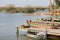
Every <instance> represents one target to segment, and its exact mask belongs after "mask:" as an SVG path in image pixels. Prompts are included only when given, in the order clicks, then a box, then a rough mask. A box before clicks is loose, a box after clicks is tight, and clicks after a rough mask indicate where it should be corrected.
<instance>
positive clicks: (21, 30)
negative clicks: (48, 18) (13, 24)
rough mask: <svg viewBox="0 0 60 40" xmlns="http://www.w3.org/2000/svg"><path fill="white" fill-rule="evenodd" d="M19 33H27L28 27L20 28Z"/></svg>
mask: <svg viewBox="0 0 60 40" xmlns="http://www.w3.org/2000/svg"><path fill="white" fill-rule="evenodd" d="M18 31H19V34H27V30H26V29H18Z"/></svg>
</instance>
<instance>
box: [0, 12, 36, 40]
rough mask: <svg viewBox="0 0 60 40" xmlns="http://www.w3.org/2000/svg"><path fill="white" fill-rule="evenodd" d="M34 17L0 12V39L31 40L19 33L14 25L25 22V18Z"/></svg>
mask: <svg viewBox="0 0 60 40" xmlns="http://www.w3.org/2000/svg"><path fill="white" fill-rule="evenodd" d="M34 18H35V17H33V16H31V17H30V16H29V17H24V16H22V15H21V14H20V13H18V14H4V13H3V14H1V13H0V40H32V39H31V38H28V37H27V36H26V35H19V34H18V33H17V32H16V27H17V26H18V25H21V24H25V23H26V22H25V20H26V19H34Z"/></svg>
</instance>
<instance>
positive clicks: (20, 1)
mask: <svg viewBox="0 0 60 40" xmlns="http://www.w3.org/2000/svg"><path fill="white" fill-rule="evenodd" d="M8 4H14V5H15V6H27V5H30V6H48V5H49V0H0V6H6V5H8Z"/></svg>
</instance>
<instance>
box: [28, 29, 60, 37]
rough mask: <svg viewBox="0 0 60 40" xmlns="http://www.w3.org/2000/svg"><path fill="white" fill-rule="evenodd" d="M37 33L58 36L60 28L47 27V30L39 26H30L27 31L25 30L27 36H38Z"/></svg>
mask: <svg viewBox="0 0 60 40" xmlns="http://www.w3.org/2000/svg"><path fill="white" fill-rule="evenodd" d="M31 30H32V31H31ZM41 32H42V34H41ZM39 35H45V37H46V35H55V36H60V29H47V30H44V29H42V30H41V29H40V28H30V29H29V32H27V36H28V37H32V38H37V37H39Z"/></svg>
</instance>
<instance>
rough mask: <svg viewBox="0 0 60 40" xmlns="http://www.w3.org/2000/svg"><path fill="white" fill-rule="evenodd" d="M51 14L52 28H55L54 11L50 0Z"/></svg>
mask: <svg viewBox="0 0 60 40" xmlns="http://www.w3.org/2000/svg"><path fill="white" fill-rule="evenodd" d="M50 13H51V16H52V27H53V28H54V9H53V6H52V2H51V0H50Z"/></svg>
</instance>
